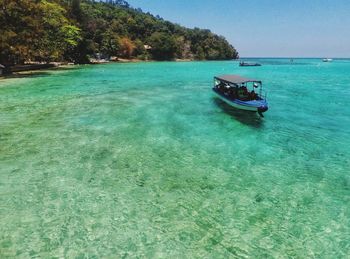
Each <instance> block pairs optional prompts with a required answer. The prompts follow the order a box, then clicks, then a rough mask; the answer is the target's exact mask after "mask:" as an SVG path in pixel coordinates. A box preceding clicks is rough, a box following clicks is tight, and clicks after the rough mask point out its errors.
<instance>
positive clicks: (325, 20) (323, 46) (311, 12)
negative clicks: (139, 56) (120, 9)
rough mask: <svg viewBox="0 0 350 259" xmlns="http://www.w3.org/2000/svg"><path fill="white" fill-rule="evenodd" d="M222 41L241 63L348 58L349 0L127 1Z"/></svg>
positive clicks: (349, 37) (349, 51)
mask: <svg viewBox="0 0 350 259" xmlns="http://www.w3.org/2000/svg"><path fill="white" fill-rule="evenodd" d="M128 2H129V4H130V5H131V6H133V7H135V8H141V9H142V10H143V11H144V12H150V13H152V14H154V15H159V16H161V17H162V18H164V19H165V20H168V21H171V22H175V23H178V24H180V25H183V26H185V27H189V28H194V27H198V28H203V29H210V30H211V31H213V32H214V33H217V34H219V35H222V36H224V37H225V38H226V39H227V40H228V41H229V42H230V43H231V44H232V45H233V46H234V47H235V48H236V49H237V50H238V52H239V54H240V56H241V57H345V58H350V0H128Z"/></svg>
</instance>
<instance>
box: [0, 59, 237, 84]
mask: <svg viewBox="0 0 350 259" xmlns="http://www.w3.org/2000/svg"><path fill="white" fill-rule="evenodd" d="M203 61H209V62H210V61H235V60H194V59H174V60H162V61H160V60H151V59H149V60H142V59H135V58H133V59H121V58H120V59H118V60H113V61H95V62H91V63H87V64H73V63H66V62H62V63H60V62H52V63H49V64H25V65H20V66H13V67H9V68H8V70H10V72H9V73H8V72H7V73H3V74H0V80H5V79H11V78H18V77H21V76H30V75H35V74H39V73H42V72H43V71H52V70H60V69H72V68H74V67H77V66H81V65H103V64H113V63H121V64H123V63H142V62H145V63H148V62H203Z"/></svg>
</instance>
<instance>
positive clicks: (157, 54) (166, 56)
mask: <svg viewBox="0 0 350 259" xmlns="http://www.w3.org/2000/svg"><path fill="white" fill-rule="evenodd" d="M149 41H150V45H151V47H152V49H151V53H152V57H153V58H154V59H156V60H171V59H173V58H174V57H175V53H176V51H177V45H176V41H175V39H174V37H173V36H171V35H169V34H166V33H164V32H155V33H153V34H152V35H151V37H150V39H149Z"/></svg>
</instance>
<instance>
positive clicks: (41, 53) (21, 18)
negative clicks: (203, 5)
mask: <svg viewBox="0 0 350 259" xmlns="http://www.w3.org/2000/svg"><path fill="white" fill-rule="evenodd" d="M97 53H98V54H99V56H106V57H110V56H116V57H119V58H139V59H155V60H171V59H175V58H178V59H208V60H214V59H233V58H237V57H238V53H237V52H236V50H235V49H234V48H233V47H232V46H231V45H230V44H229V43H228V42H227V41H226V40H225V38H224V37H221V36H218V35H215V34H213V33H212V32H210V31H209V30H201V29H198V28H195V29H187V28H185V27H182V26H180V25H177V24H173V23H171V22H168V21H165V20H163V19H162V18H160V17H159V16H156V17H155V16H153V15H151V14H149V13H144V12H142V10H140V9H134V8H131V7H130V6H129V4H128V3H127V2H126V1H123V0H113V1H112V0H109V1H106V2H95V1H89V0H0V63H5V64H14V63H23V62H24V61H45V62H49V61H64V60H65V61H72V62H76V63H85V62H89V58H92V57H95V56H96V55H97Z"/></svg>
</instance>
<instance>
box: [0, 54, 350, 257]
mask: <svg viewBox="0 0 350 259" xmlns="http://www.w3.org/2000/svg"><path fill="white" fill-rule="evenodd" d="M259 62H261V63H262V64H263V66H262V67H243V68H240V67H238V63H237V62H189V63H171V62H169V63H167V62H164V63H161V62H160V63H152V62H150V63H135V64H134V63H130V64H107V65H98V66H80V67H78V68H76V69H72V70H62V71H52V72H48V73H47V74H40V75H37V76H34V77H25V78H14V79H8V80H2V81H0V123H1V124H0V218H1V220H0V257H15V256H16V257H22V258H28V257H38V256H39V257H55V256H56V257H69V258H71V257H79V258H80V257H81V258H83V257H88V258H91V257H92V258H100V257H131V258H133V257H147V258H155V257H170V258H183V257H191V258H193V257H195V258H227V257H238V258H241V257H242V258H245V257H250V258H262V257H276V258H306V257H307V258H313V257H316V258H346V257H347V256H348V255H349V254H350V206H349V205H350V175H349V171H350V170H349V169H350V138H349V136H350V108H349V105H348V102H349V98H350V76H349V75H350V61H348V60H335V61H334V62H332V63H322V62H320V60H317V59H314V60H312V59H308V60H306V59H295V60H294V63H293V64H292V63H290V62H289V60H282V59H277V60H274V59H265V60H259ZM227 73H236V74H241V75H245V76H251V77H254V78H258V79H261V80H262V81H263V83H264V86H265V89H266V90H267V91H268V101H269V105H270V110H269V111H268V112H267V113H265V118H263V119H262V118H259V116H257V115H256V114H250V113H245V112H239V111H236V110H233V109H232V108H230V107H228V106H227V105H226V104H224V103H222V102H221V101H220V100H218V99H216V98H215V97H214V94H213V93H212V91H211V89H210V88H211V85H212V81H213V76H214V75H217V74H227Z"/></svg>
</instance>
